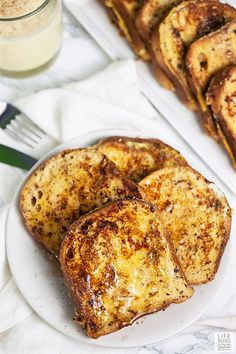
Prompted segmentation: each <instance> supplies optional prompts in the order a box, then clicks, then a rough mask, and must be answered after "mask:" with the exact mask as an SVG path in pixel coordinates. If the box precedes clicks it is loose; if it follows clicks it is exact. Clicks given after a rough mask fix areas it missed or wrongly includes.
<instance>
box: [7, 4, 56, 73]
mask: <svg viewBox="0 0 236 354" xmlns="http://www.w3.org/2000/svg"><path fill="white" fill-rule="evenodd" d="M61 39H62V5H61V0H8V1H0V73H1V74H5V75H8V76H13V77H14V76H15V77H18V76H19V77H20V76H23V77H24V76H28V75H31V74H33V73H35V72H38V71H40V70H41V69H43V68H45V67H47V66H48V65H49V64H50V63H51V62H52V61H53V59H54V57H55V56H56V54H57V53H58V51H59V49H60V46H61Z"/></svg>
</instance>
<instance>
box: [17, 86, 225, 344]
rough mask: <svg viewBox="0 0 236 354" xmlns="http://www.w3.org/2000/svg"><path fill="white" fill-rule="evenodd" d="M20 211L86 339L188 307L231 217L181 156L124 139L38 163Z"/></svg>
mask: <svg viewBox="0 0 236 354" xmlns="http://www.w3.org/2000/svg"><path fill="white" fill-rule="evenodd" d="M212 90H214V82H213V84H212ZM217 94H219V95H220V93H218V91H217ZM210 97H211V96H209V99H210ZM213 109H215V110H216V111H217V110H218V107H213ZM19 205H20V211H21V214H22V217H23V220H24V223H25V225H26V227H27V229H28V231H29V233H30V234H31V236H32V237H33V238H34V239H35V240H36V241H37V242H38V243H39V244H40V245H41V246H42V247H43V248H44V249H45V250H46V251H47V254H49V255H51V257H53V258H55V259H56V260H57V262H58V264H59V266H60V268H61V270H62V272H63V275H64V277H65V280H66V283H67V285H68V289H69V292H70V294H71V297H72V299H73V301H74V304H75V317H74V320H75V321H76V322H77V323H79V324H80V325H81V326H82V327H83V329H84V331H85V333H86V334H87V335H88V336H90V337H91V338H98V337H100V336H102V335H105V334H109V333H111V332H114V331H117V330H119V329H120V328H123V327H125V326H127V325H131V324H132V323H133V322H134V321H135V320H136V319H137V318H139V317H141V316H143V315H146V314H149V313H153V312H156V311H160V310H161V309H165V308H166V307H167V306H169V305H170V304H172V303H181V302H184V301H186V300H187V299H189V298H190V297H191V296H192V295H193V293H194V288H193V285H200V284H205V283H208V282H209V281H211V280H213V279H214V276H215V274H216V272H217V270H218V267H219V264H220V260H221V257H222V254H223V252H224V249H225V246H226V244H227V241H228V239H229V236H230V228H231V217H232V216H231V213H232V212H231V208H230V206H229V204H228V202H227V200H226V198H225V196H224V194H223V193H222V192H221V191H220V190H219V189H218V188H217V187H216V185H215V184H214V183H211V182H209V181H208V180H206V179H205V178H204V177H203V176H202V175H201V174H200V173H199V172H197V171H196V170H194V169H193V168H191V167H190V166H189V164H188V163H187V161H186V160H185V158H184V157H183V156H182V155H181V154H180V153H179V152H178V151H176V150H175V149H173V148H172V147H170V146H168V145H166V144H165V143H163V142H162V141H160V140H157V139H141V138H130V137H109V138H105V139H103V140H101V141H99V142H98V143H97V144H96V145H94V146H91V147H88V148H80V149H79V148H78V149H71V150H64V151H62V152H60V153H58V154H57V155H55V156H53V157H51V158H49V159H48V160H46V161H44V162H43V163H42V164H41V165H39V166H38V167H37V168H36V169H35V170H34V171H33V173H32V174H31V175H30V177H29V178H28V180H27V181H26V182H25V184H24V186H23V187H22V190H21V192H20V198H19Z"/></svg>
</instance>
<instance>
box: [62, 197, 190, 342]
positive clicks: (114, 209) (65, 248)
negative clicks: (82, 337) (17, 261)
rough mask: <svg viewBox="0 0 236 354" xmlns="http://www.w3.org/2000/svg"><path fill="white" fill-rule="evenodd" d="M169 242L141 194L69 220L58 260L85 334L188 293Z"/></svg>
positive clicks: (133, 317) (125, 321) (105, 329)
mask: <svg viewBox="0 0 236 354" xmlns="http://www.w3.org/2000/svg"><path fill="white" fill-rule="evenodd" d="M172 247H173V246H172V245H171V242H170V241H169V239H168V233H167V231H166V230H165V228H164V227H163V225H162V222H161V221H160V219H159V213H158V211H157V210H156V208H155V207H154V206H153V205H151V204H149V203H147V202H144V201H140V200H126V201H125V200H123V201H117V202H114V203H111V204H110V205H107V206H105V207H103V208H101V209H99V210H96V211H94V212H92V213H90V214H88V215H85V216H82V217H81V218H80V219H79V220H78V221H77V222H75V223H74V224H73V225H72V226H71V228H70V230H69V231H68V233H67V235H66V236H65V238H64V241H63V244H62V247H61V254H60V262H61V265H62V270H63V273H64V275H65V278H66V280H67V283H68V287H69V290H70V292H71V295H72V297H73V299H74V301H75V305H76V311H77V313H76V317H75V320H76V321H77V322H78V323H80V324H81V325H82V326H83V328H84V330H85V332H86V334H87V335H88V336H90V337H92V338H98V337H99V336H102V335H105V334H108V333H111V332H114V331H117V330H118V329H120V328H123V327H125V326H128V325H131V324H132V323H133V322H134V321H135V320H136V319H137V318H139V317H141V316H143V315H145V314H148V313H152V312H156V311H159V310H161V309H164V308H166V307H167V306H168V305H170V303H173V302H176V303H179V302H183V301H185V300H186V299H188V298H189V297H191V296H192V294H193V289H192V288H191V287H190V286H189V285H188V283H187V281H186V278H185V276H184V274H183V272H182V270H181V268H180V265H179V263H178V260H177V258H176V255H175V253H174V252H173V248H172ZM165 267H166V268H165ZM163 269H166V272H165V274H163ZM160 283H161V286H160V285H159V284H160Z"/></svg>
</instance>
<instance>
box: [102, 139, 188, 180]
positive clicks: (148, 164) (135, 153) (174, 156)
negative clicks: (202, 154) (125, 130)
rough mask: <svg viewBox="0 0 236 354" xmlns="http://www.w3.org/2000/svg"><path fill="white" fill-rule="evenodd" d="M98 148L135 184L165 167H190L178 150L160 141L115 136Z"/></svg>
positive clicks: (104, 141)
mask: <svg viewBox="0 0 236 354" xmlns="http://www.w3.org/2000/svg"><path fill="white" fill-rule="evenodd" d="M96 147H97V150H98V151H99V152H100V153H102V154H104V155H105V156H107V157H108V158H109V159H110V160H111V161H113V162H114V163H115V165H116V167H117V168H118V169H119V171H120V172H122V173H124V174H125V175H126V176H128V177H130V178H131V179H133V180H134V181H135V182H139V181H140V180H141V179H143V178H144V177H145V176H147V175H149V174H150V173H151V172H153V171H156V170H158V169H160V168H163V167H167V166H187V165H188V164H187V162H186V160H185V159H184V157H183V156H182V155H181V154H180V153H179V152H178V151H177V150H175V149H173V148H172V147H170V146H169V145H166V144H164V143H163V142H162V141H160V140H158V139H140V138H130V137H121V136H114V137H109V138H106V139H103V140H101V141H100V142H99V143H98V144H97V145H96Z"/></svg>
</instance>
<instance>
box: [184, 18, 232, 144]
mask: <svg viewBox="0 0 236 354" xmlns="http://www.w3.org/2000/svg"><path fill="white" fill-rule="evenodd" d="M235 62H236V21H235V20H234V21H232V22H230V23H228V24H227V25H225V26H223V27H222V28H221V29H219V30H217V31H215V32H213V33H211V34H208V35H207V36H205V37H203V38H201V39H199V40H197V41H196V42H195V43H193V44H191V46H190V48H189V50H188V52H187V56H186V64H187V68H188V72H189V74H190V81H191V82H190V83H191V86H192V89H193V90H194V92H195V94H196V96H197V99H198V102H199V105H200V108H201V111H202V112H203V124H204V127H205V129H206V131H207V132H208V134H210V135H212V136H213V137H216V127H215V125H214V121H213V119H212V115H211V113H210V111H209V109H208V107H207V104H206V98H205V94H206V91H207V88H208V85H209V83H210V80H211V78H212V76H213V75H214V74H215V73H216V72H217V71H218V70H220V69H222V68H224V67H226V66H227V65H229V64H232V63H235Z"/></svg>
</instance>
